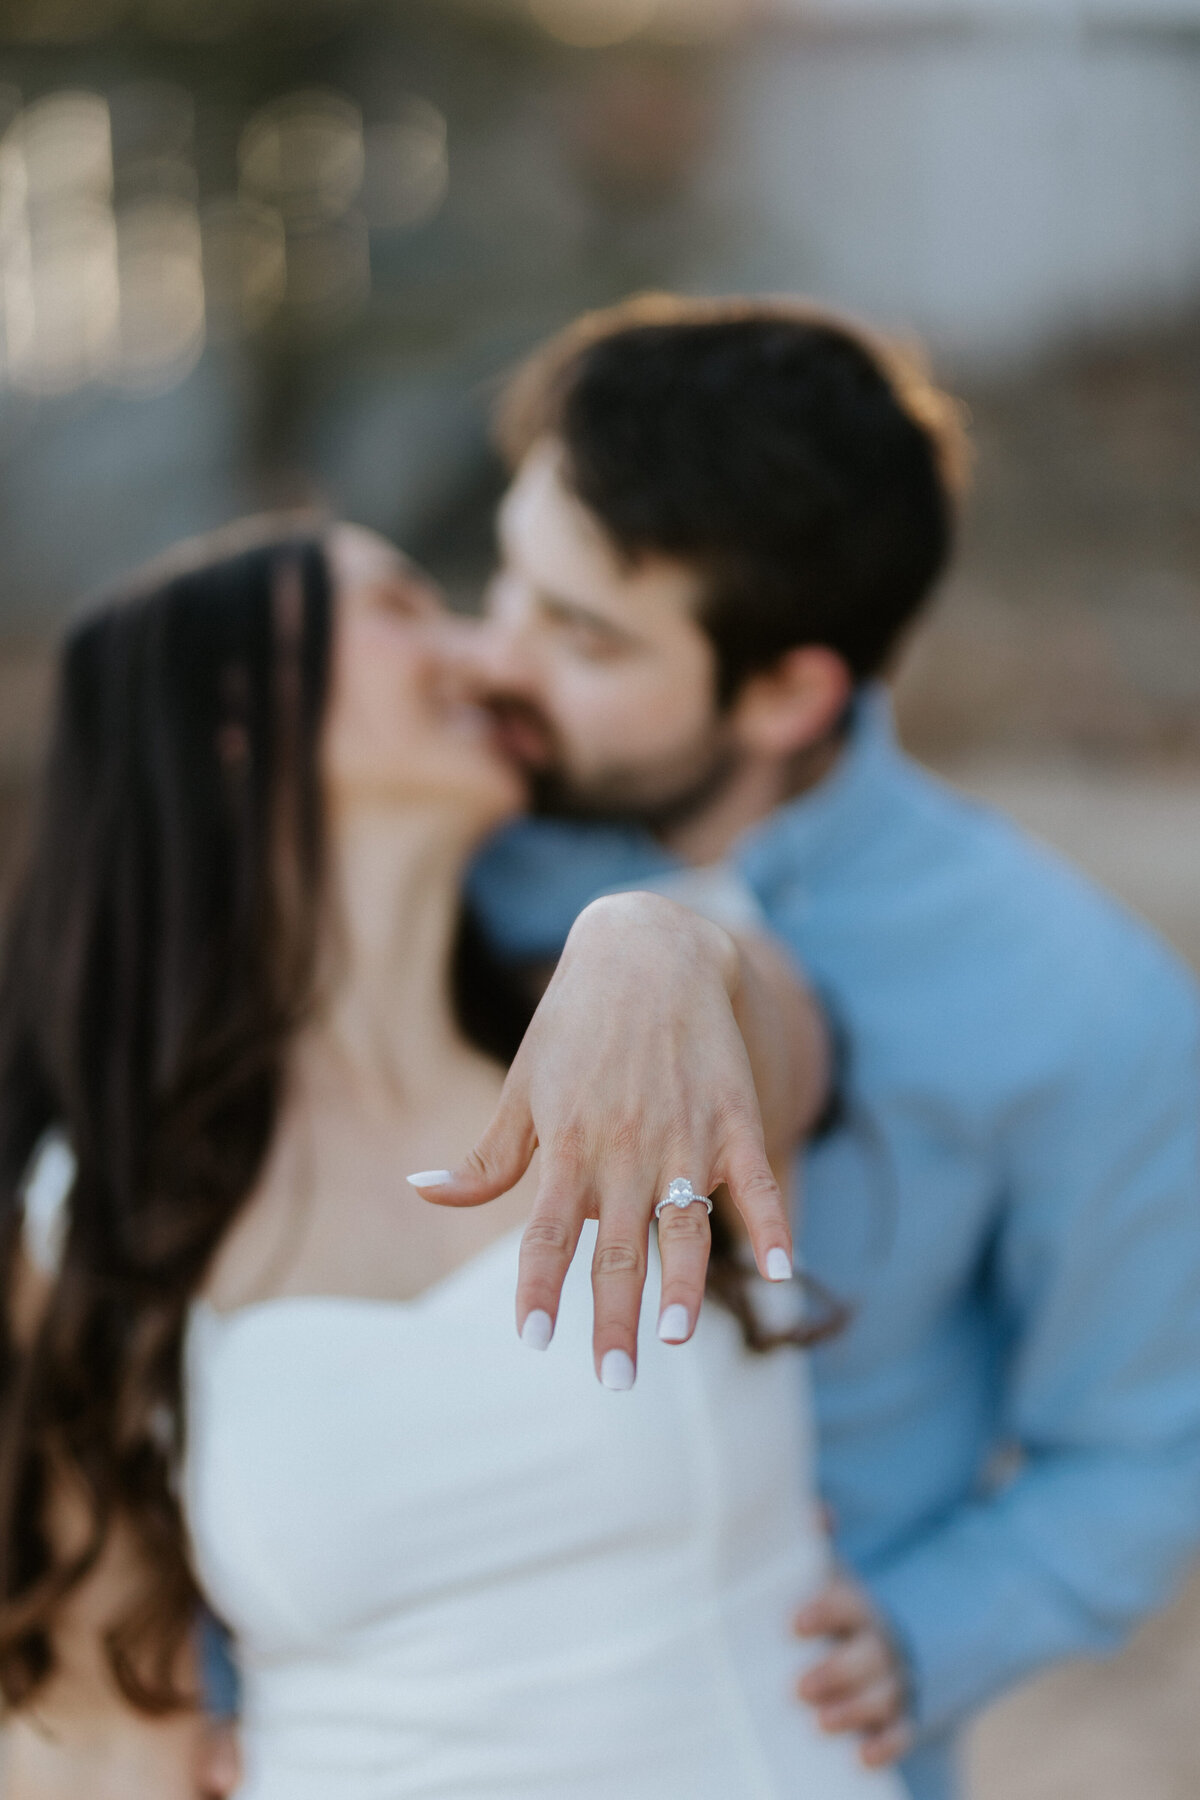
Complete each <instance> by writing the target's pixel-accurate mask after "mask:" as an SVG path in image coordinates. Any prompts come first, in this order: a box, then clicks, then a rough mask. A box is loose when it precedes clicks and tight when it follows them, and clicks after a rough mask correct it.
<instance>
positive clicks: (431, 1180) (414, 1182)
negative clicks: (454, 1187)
mask: <svg viewBox="0 0 1200 1800" xmlns="http://www.w3.org/2000/svg"><path fill="white" fill-rule="evenodd" d="M404 1179H405V1181H407V1183H408V1185H409V1187H415V1188H423V1187H445V1185H446V1183H447V1182H448V1181H453V1180H454V1171H453V1169H418V1170H417V1172H416V1174H415V1175H406V1176H405V1177H404Z"/></svg>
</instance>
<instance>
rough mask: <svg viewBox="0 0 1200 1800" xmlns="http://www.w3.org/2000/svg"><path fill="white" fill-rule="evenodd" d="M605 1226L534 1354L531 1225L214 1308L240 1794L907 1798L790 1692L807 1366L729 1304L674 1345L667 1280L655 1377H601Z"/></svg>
mask: <svg viewBox="0 0 1200 1800" xmlns="http://www.w3.org/2000/svg"><path fill="white" fill-rule="evenodd" d="M593 1233H594V1227H591V1228H589V1229H588V1232H587V1233H586V1235H585V1239H584V1243H583V1245H582V1247H581V1251H580V1254H579V1255H578V1256H577V1257H576V1260H575V1264H574V1266H573V1268H572V1270H571V1273H570V1275H569V1277H568V1280H567V1286H566V1291H565V1293H564V1297H563V1304H562V1310H561V1313H560V1317H559V1324H558V1331H557V1334H556V1337H555V1341H554V1343H553V1345H552V1346H551V1348H550V1350H549V1351H548V1352H546V1354H545V1355H538V1354H536V1353H535V1352H532V1351H530V1350H527V1349H525V1348H524V1347H523V1346H522V1345H521V1344H520V1343H518V1341H517V1339H516V1336H515V1333H514V1328H513V1316H512V1309H513V1294H514V1291H515V1283H516V1272H517V1252H518V1246H519V1240H520V1234H519V1232H514V1233H512V1234H510V1235H509V1236H508V1237H505V1238H503V1239H501V1240H500V1241H499V1242H498V1243H496V1244H494V1245H492V1246H491V1247H490V1248H489V1249H488V1250H486V1251H485V1252H484V1253H483V1254H482V1255H481V1256H478V1257H476V1258H475V1259H474V1260H473V1261H471V1262H469V1263H467V1264H466V1265H465V1266H464V1267H462V1268H460V1269H459V1270H457V1271H456V1272H455V1273H454V1274H453V1275H451V1276H450V1277H449V1278H448V1279H447V1280H445V1281H441V1282H439V1283H438V1284H437V1285H436V1286H435V1287H433V1288H431V1289H429V1290H428V1291H427V1292H426V1293H424V1294H423V1295H421V1296H420V1297H419V1298H418V1299H416V1300H414V1301H411V1302H408V1303H405V1304H393V1303H390V1302H388V1303H382V1302H376V1301H369V1300H355V1299H345V1298H315V1297H314V1298H291V1299H279V1300H269V1301H266V1302H264V1303H262V1304H261V1305H255V1306H249V1307H246V1308H244V1309H242V1310H240V1311H238V1312H235V1313H232V1314H229V1315H221V1314H218V1313H215V1312H214V1311H213V1310H212V1309H211V1308H209V1307H207V1306H205V1305H203V1304H201V1305H198V1306H197V1307H196V1308H195V1309H194V1311H193V1314H192V1318H191V1322H190V1326H189V1332H188V1345H187V1418H188V1451H187V1458H186V1464H185V1469H184V1498H185V1504H186V1511H187V1517H188V1522H189V1528H190V1532H191V1538H192V1544H193V1548H194V1555H195V1562H196V1568H197V1571H198V1573H199V1576H200V1579H201V1581H202V1584H203V1586H204V1588H205V1590H206V1592H207V1593H208V1595H209V1597H210V1599H211V1602H212V1604H213V1606H214V1607H215V1609H216V1610H217V1611H218V1612H219V1613H220V1614H222V1616H223V1617H224V1618H225V1619H226V1620H227V1621H228V1622H229V1624H230V1625H231V1626H232V1628H233V1630H234V1632H235V1633H236V1636H237V1640H238V1651H239V1661H240V1663H241V1667H242V1670H243V1677H244V1709H245V1710H244V1745H245V1767H246V1774H245V1779H244V1782H243V1785H242V1786H241V1788H240V1789H239V1790H238V1791H239V1796H240V1800H784V1797H785V1796H786V1797H787V1800H898V1797H899V1796H901V1795H902V1794H903V1791H904V1790H903V1789H902V1787H901V1786H900V1784H899V1782H898V1781H897V1779H896V1778H895V1777H894V1776H893V1775H890V1774H868V1773H866V1772H864V1771H863V1770H862V1769H861V1768H860V1767H859V1766H858V1763H857V1761H856V1758H855V1752H854V1746H853V1745H852V1744H851V1743H850V1742H848V1741H846V1740H845V1739H831V1738H825V1737H823V1736H822V1734H821V1733H820V1731H819V1730H818V1729H817V1726H816V1724H815V1722H814V1720H813V1717H812V1715H811V1713H810V1712H809V1711H808V1709H807V1708H806V1707H804V1706H802V1705H801V1704H799V1703H798V1702H797V1700H796V1699H795V1698H794V1695H793V1687H794V1683H795V1679H796V1677H797V1675H798V1674H799V1672H800V1671H801V1669H802V1668H803V1667H804V1664H805V1660H806V1657H808V1656H810V1655H811V1654H812V1653H811V1652H810V1651H806V1650H805V1648H804V1647H803V1646H800V1645H798V1644H797V1642H796V1641H795V1640H794V1639H793V1638H792V1637H791V1636H790V1634H789V1629H788V1625H789V1619H790V1616H791V1614H792V1612H793V1611H794V1609H795V1607H796V1606H797V1604H798V1603H799V1602H801V1601H802V1600H803V1599H804V1598H805V1597H806V1596H807V1595H808V1594H810V1593H811V1592H812V1591H813V1589H814V1586H815V1585H816V1584H817V1583H818V1582H819V1581H820V1580H821V1578H822V1575H823V1574H824V1572H825V1568H826V1556H827V1552H826V1547H825V1543H824V1540H823V1537H822V1534H821V1530H820V1527H819V1523H818V1519H817V1515H816V1509H815V1505H814V1499H813V1481H812V1446H811V1440H810V1427H809V1407H808V1400H807V1388H806V1373H805V1366H804V1359H803V1357H802V1356H801V1355H800V1354H799V1353H798V1352H794V1351H791V1350H783V1351H778V1352H775V1353H773V1354H772V1355H769V1356H765V1357H756V1356H751V1355H749V1354H748V1353H747V1352H746V1351H745V1350H744V1349H743V1347H742V1343H741V1336H740V1332H739V1330H738V1328H737V1326H736V1325H735V1324H734V1322H733V1320H732V1319H730V1318H729V1317H728V1316H727V1315H726V1314H724V1313H722V1312H721V1311H720V1310H719V1309H718V1308H716V1307H715V1306H711V1305H710V1306H708V1307H706V1309H705V1312H704V1315H703V1318H702V1320H701V1324H700V1327H699V1330H698V1331H697V1333H696V1336H695V1338H694V1339H693V1341H692V1343H691V1344H690V1345H686V1346H684V1347H682V1348H679V1347H675V1348H669V1347H667V1346H664V1345H662V1344H660V1343H659V1342H658V1341H657V1339H656V1338H655V1335H654V1321H655V1317H656V1311H657V1300H658V1294H657V1283H658V1277H657V1270H655V1271H653V1272H652V1278H651V1280H650V1282H649V1283H648V1293H647V1301H646V1308H645V1312H644V1315H643V1321H642V1340H641V1353H640V1365H639V1372H638V1380H637V1385H636V1387H635V1388H634V1389H633V1391H632V1392H631V1393H627V1394H612V1393H607V1392H605V1391H604V1390H603V1389H602V1388H600V1387H599V1386H598V1384H597V1383H596V1381H595V1379H594V1377H593V1375H592V1364H591V1349H590V1338H591V1311H592V1309H591V1290H590V1285H589V1265H590V1252H591V1247H592V1243H593ZM786 1292H787V1291H786V1290H785V1294H786ZM781 1298H782V1297H781V1296H780V1294H779V1291H778V1290H768V1289H766V1288H765V1284H764V1291H763V1299H764V1302H765V1303H767V1304H778V1303H779V1302H780V1300H781Z"/></svg>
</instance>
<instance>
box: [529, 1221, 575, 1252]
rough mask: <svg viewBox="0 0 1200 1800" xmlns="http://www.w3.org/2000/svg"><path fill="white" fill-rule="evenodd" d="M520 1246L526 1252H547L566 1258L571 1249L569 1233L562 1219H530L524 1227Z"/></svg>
mask: <svg viewBox="0 0 1200 1800" xmlns="http://www.w3.org/2000/svg"><path fill="white" fill-rule="evenodd" d="M522 1246H523V1248H524V1249H526V1250H538V1251H548V1252H550V1253H551V1254H552V1255H554V1256H566V1255H567V1254H568V1252H569V1251H570V1248H571V1233H570V1230H569V1228H568V1227H567V1225H566V1224H565V1223H564V1221H563V1220H562V1219H554V1218H543V1219H530V1221H529V1223H528V1225H526V1227H525V1235H524V1237H523V1239H522Z"/></svg>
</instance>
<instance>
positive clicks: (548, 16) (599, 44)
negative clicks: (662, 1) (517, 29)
mask: <svg viewBox="0 0 1200 1800" xmlns="http://www.w3.org/2000/svg"><path fill="white" fill-rule="evenodd" d="M656 8H657V0H529V11H530V14H531V16H532V17H533V19H534V20H535V21H536V23H537V24H539V25H540V26H541V27H542V29H543V30H544V31H547V32H549V34H550V36H551V37H555V38H557V39H558V40H559V42H560V43H563V44H571V45H573V46H575V47H576V48H578V49H581V50H598V49H603V48H605V47H606V46H608V45H610V44H621V43H624V42H625V40H626V39H627V38H631V37H636V36H637V34H638V33H639V32H641V31H645V29H646V28H647V26H648V25H650V24H651V22H652V21H653V18H654V14H655V11H656Z"/></svg>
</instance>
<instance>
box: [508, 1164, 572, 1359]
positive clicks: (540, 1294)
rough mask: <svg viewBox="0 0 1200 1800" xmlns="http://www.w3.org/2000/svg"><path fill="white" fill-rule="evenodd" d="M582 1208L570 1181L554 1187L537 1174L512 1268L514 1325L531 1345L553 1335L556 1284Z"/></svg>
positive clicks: (569, 1254) (569, 1252)
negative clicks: (518, 1253)
mask: <svg viewBox="0 0 1200 1800" xmlns="http://www.w3.org/2000/svg"><path fill="white" fill-rule="evenodd" d="M586 1214H587V1208H586V1205H585V1203H584V1197H583V1196H582V1195H581V1194H580V1192H579V1191H578V1188H577V1187H576V1186H575V1185H571V1186H569V1187H565V1188H559V1187H557V1186H551V1184H550V1182H549V1181H548V1180H547V1178H546V1177H543V1180H542V1185H541V1188H540V1189H539V1192H538V1197H537V1200H536V1202H535V1204H534V1208H533V1213H532V1215H531V1217H530V1220H529V1223H528V1224H527V1225H526V1227H525V1230H524V1233H523V1234H522V1237H521V1261H520V1269H519V1271H518V1274H517V1331H518V1333H519V1335H520V1339H521V1342H522V1343H523V1344H526V1345H528V1347H529V1348H530V1349H531V1350H544V1349H545V1348H546V1346H547V1345H548V1344H549V1342H550V1339H551V1338H552V1337H553V1336H554V1326H555V1323H556V1321H557V1319H558V1305H559V1301H560V1299H561V1298H562V1285H563V1282H564V1281H565V1280H566V1278H567V1270H568V1269H569V1268H570V1266H571V1260H572V1258H573V1257H574V1255H575V1251H576V1248H577V1246H578V1244H579V1233H580V1231H581V1229H582V1227H583V1221H584V1218H585V1217H586Z"/></svg>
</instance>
